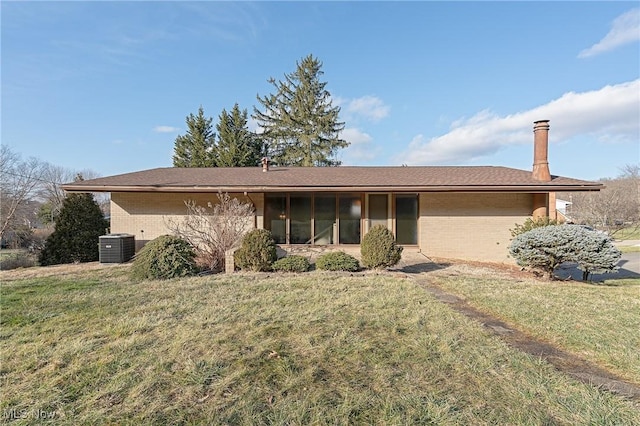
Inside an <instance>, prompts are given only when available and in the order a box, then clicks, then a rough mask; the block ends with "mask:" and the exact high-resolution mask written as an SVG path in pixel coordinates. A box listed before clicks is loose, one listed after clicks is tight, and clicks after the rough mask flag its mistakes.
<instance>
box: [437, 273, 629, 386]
mask: <svg viewBox="0 0 640 426" xmlns="http://www.w3.org/2000/svg"><path fill="white" fill-rule="evenodd" d="M435 282H436V283H438V285H440V286H441V287H442V288H444V289H445V290H447V291H450V292H452V293H454V294H456V295H458V296H461V297H463V298H465V299H466V300H467V301H468V302H469V303H471V304H472V305H474V306H476V307H477V308H479V309H481V310H483V311H485V312H487V313H490V314H492V315H494V316H496V317H497V318H500V319H502V320H504V321H505V322H507V323H510V324H512V325H514V326H516V327H517V328H519V329H521V330H523V331H525V332H527V333H529V334H531V335H533V336H536V337H538V338H541V339H543V340H545V341H547V342H550V343H552V344H554V345H557V346H559V347H561V348H563V349H565V350H568V351H569V352H572V353H574V354H576V355H578V356H580V357H582V358H584V359H586V360H588V361H592V362H594V363H596V364H599V365H601V366H603V367H604V368H606V369H608V370H610V371H612V372H614V373H615V374H617V375H619V376H620V377H622V378H625V379H627V380H629V381H631V382H634V383H636V384H640V351H638V348H640V333H638V330H640V280H639V279H620V280H612V281H609V284H608V285H594V284H589V283H581V282H575V281H568V282H562V281H553V282H545V281H538V280H534V279H521V278H514V277H511V278H508V277H492V278H489V277H477V276H476V277H474V276H470V275H469V276H453V277H446V276H442V277H438V278H437V279H436V281H435Z"/></svg>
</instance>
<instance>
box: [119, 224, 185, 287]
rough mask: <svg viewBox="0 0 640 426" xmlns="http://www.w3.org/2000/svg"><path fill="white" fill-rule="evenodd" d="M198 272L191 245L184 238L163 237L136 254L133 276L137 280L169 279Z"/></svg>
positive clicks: (132, 269)
mask: <svg viewBox="0 0 640 426" xmlns="http://www.w3.org/2000/svg"><path fill="white" fill-rule="evenodd" d="M197 271H198V269H197V267H196V263H195V251H194V250H193V247H191V244H189V243H188V242H186V241H185V240H183V239H182V238H178V237H174V236H172V235H162V236H160V237H158V238H156V239H154V240H152V241H150V242H148V243H147V244H146V245H145V246H144V247H143V248H142V249H141V250H140V251H139V252H138V253H137V254H136V256H135V257H134V260H133V265H132V267H131V276H132V278H134V279H136V280H144V279H169V278H178V277H186V276H190V275H194V274H195V273H196V272H197Z"/></svg>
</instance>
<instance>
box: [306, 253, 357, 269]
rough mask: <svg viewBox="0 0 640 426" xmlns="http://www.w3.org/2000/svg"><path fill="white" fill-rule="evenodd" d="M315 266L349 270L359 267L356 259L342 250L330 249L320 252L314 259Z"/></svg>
mask: <svg viewBox="0 0 640 426" xmlns="http://www.w3.org/2000/svg"><path fill="white" fill-rule="evenodd" d="M316 268H318V269H322V270H324V271H349V272H355V271H357V270H358V269H360V263H359V262H358V259H356V258H355V257H353V256H351V255H350V254H347V253H345V252H343V251H332V252H329V253H325V254H322V255H320V256H319V257H318V259H317V260H316Z"/></svg>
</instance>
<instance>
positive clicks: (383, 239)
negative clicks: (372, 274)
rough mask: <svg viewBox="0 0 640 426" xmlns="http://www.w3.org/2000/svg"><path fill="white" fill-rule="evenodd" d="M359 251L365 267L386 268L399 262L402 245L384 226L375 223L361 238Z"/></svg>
mask: <svg viewBox="0 0 640 426" xmlns="http://www.w3.org/2000/svg"><path fill="white" fill-rule="evenodd" d="M360 253H361V254H362V264H363V265H364V266H365V267H367V268H386V267H389V266H393V265H396V264H397V263H398V262H400V258H401V257H402V247H401V246H398V245H397V244H396V241H395V239H394V238H393V234H392V233H391V231H389V230H388V229H387V227H386V226H383V225H376V226H374V227H373V228H371V229H370V230H369V232H368V233H367V234H366V235H365V236H364V238H362V244H361V245H360Z"/></svg>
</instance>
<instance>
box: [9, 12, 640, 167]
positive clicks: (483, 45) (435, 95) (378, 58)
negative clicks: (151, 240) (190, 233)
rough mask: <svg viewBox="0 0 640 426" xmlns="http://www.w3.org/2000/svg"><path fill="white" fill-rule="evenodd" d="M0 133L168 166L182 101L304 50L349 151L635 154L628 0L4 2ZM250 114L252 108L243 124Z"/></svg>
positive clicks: (458, 158) (445, 160)
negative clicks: (540, 131) (315, 63)
mask: <svg viewBox="0 0 640 426" xmlns="http://www.w3.org/2000/svg"><path fill="white" fill-rule="evenodd" d="M0 8H1V10H0V12H1V19H2V71H1V72H2V123H1V124H2V143H3V144H7V145H9V146H10V147H11V148H12V149H13V150H14V151H16V152H19V153H21V154H22V155H23V157H29V156H34V157H37V158H40V159H42V160H45V161H48V162H51V163H52V164H55V165H59V166H64V167H67V168H69V169H74V170H82V169H91V170H93V171H95V172H97V173H98V174H99V175H102V176H108V175H113V174H119V173H127V172H131V171H136V170H142V169H149V168H154V167H165V166H171V163H172V160H171V157H172V153H173V145H174V141H175V138H176V136H177V135H178V134H182V133H184V131H185V127H186V126H185V117H186V116H187V115H189V114H190V113H196V112H197V110H198V108H199V106H201V105H202V107H203V108H204V112H205V114H206V115H207V116H211V117H213V118H214V122H217V121H218V115H219V114H220V112H221V111H222V109H223V108H225V109H227V110H229V109H231V108H232V107H233V105H234V103H236V102H237V103H238V104H239V105H240V107H241V108H243V109H244V108H246V109H247V110H248V111H249V113H251V112H252V111H253V107H254V105H258V103H257V100H256V96H257V95H266V94H268V93H271V92H272V91H273V86H271V85H270V84H269V83H268V82H267V80H268V79H269V78H270V77H274V78H276V79H283V77H284V74H285V73H290V72H292V71H294V70H295V68H296V61H298V60H300V59H301V58H303V57H304V56H306V55H308V54H313V55H314V56H316V57H318V58H319V59H320V60H321V61H322V62H323V71H324V75H323V80H324V81H326V82H327V89H328V90H329V91H330V92H331V95H332V99H333V102H334V104H337V105H340V107H341V119H342V120H343V121H345V123H346V126H345V127H346V128H345V130H344V133H343V135H342V136H343V138H345V139H347V140H348V141H350V142H351V146H350V147H349V148H348V149H346V150H343V151H341V152H340V154H339V158H340V159H341V160H342V161H343V163H344V164H345V165H400V164H408V165H442V164H446V165H501V166H507V167H515V168H520V169H530V168H531V164H532V161H533V154H532V152H533V147H532V143H533V133H532V126H533V121H535V120H539V119H548V120H551V122H550V125H551V130H550V147H549V162H550V168H551V172H552V174H557V175H562V176H570V177H575V178H580V179H598V178H601V177H613V176H616V175H618V174H619V172H620V168H621V167H623V166H624V165H626V164H637V163H639V162H640V7H639V6H638V2H612V1H607V2H401V3H396V2H393V3H392V2H274V3H272V2H260V3H249V2H12V1H2V3H1V5H0ZM251 126H252V128H253V129H254V128H255V126H256V125H255V123H254V122H251Z"/></svg>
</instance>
